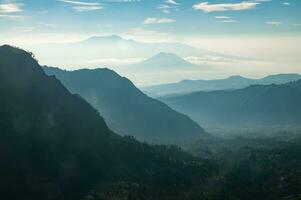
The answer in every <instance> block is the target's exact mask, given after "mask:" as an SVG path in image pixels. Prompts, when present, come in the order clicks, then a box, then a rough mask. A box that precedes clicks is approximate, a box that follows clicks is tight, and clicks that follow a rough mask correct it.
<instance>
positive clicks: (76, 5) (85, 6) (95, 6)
mask: <svg viewBox="0 0 301 200" xmlns="http://www.w3.org/2000/svg"><path fill="white" fill-rule="evenodd" d="M57 1H60V2H64V3H67V4H71V5H73V6H72V8H73V9H74V10H76V11H77V12H84V11H95V10H101V9H103V7H102V4H101V3H98V2H83V1H71V0H57Z"/></svg>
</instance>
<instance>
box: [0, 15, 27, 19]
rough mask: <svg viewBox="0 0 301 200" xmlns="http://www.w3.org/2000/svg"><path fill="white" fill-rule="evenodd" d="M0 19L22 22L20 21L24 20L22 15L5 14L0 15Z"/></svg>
mask: <svg viewBox="0 0 301 200" xmlns="http://www.w3.org/2000/svg"><path fill="white" fill-rule="evenodd" d="M0 19H7V20H22V19H25V16H22V15H7V14H0Z"/></svg>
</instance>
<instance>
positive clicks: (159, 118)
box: [44, 67, 204, 143]
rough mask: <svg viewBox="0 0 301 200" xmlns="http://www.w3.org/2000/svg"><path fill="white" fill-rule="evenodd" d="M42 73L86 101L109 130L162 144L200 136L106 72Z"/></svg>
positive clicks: (172, 113)
mask: <svg viewBox="0 0 301 200" xmlns="http://www.w3.org/2000/svg"><path fill="white" fill-rule="evenodd" d="M44 70H45V72H46V73H47V74H48V75H55V76H56V77H57V78H58V79H59V80H61V81H62V83H63V84H64V85H65V86H66V87H67V88H68V89H69V90H70V91H71V92H72V93H76V94H79V95H81V96H82V97H83V98H84V99H86V100H87V101H88V102H90V103H91V104H92V105H93V106H94V107H95V108H97V109H98V111H99V112H100V113H101V115H102V116H104V118H105V119H106V121H107V123H108V125H109V127H110V128H111V129H112V130H114V131H116V132H118V133H121V134H123V135H133V136H135V137H136V138H138V139H139V140H146V141H149V142H158V143H162V142H174V141H177V140H183V139H188V138H192V137H196V136H201V135H202V134H203V133H204V131H203V129H202V128H200V127H199V125H197V124H196V123H195V122H194V121H192V120H191V119H190V118H188V117H187V116H185V115H183V114H180V113H178V112H176V111H174V110H172V109H171V108H169V107H168V106H166V105H165V104H163V103H161V102H159V101H158V100H155V99H152V98H150V97H148V96H146V95H145V94H143V93H142V92H141V91H140V90H139V89H137V88H136V87H135V86H134V84H133V83H132V82H131V81H129V80H128V79H126V78H124V77H121V76H119V75H118V74H117V73H115V72H114V71H111V70H109V69H95V70H87V69H84V70H76V71H63V70H60V69H58V68H49V67H45V68H44Z"/></svg>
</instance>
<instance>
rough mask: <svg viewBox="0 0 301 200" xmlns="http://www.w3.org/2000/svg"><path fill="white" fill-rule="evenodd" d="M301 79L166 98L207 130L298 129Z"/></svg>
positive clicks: (300, 116)
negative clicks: (285, 82)
mask: <svg viewBox="0 0 301 200" xmlns="http://www.w3.org/2000/svg"><path fill="white" fill-rule="evenodd" d="M300 85H301V80H299V81H296V82H292V83H287V84H281V85H275V84H272V85H253V86H249V87H247V88H244V89H238V90H228V91H222V90H221V91H211V92H196V93H190V94H186V95H180V96H174V97H167V98H163V99H162V100H163V101H164V102H165V103H167V104H168V105H169V106H171V107H172V108H174V109H176V110H178V111H179V112H182V113H184V114H187V115H188V116H190V117H191V118H192V119H194V120H195V121H197V122H198V123H199V124H202V125H203V126H204V127H205V128H208V129H212V128H225V129H224V130H226V128H229V129H233V130H240V129H241V128H242V129H249V130H251V131H254V130H255V128H271V127H281V128H286V127H289V128H294V127H299V128H300V124H301V106H300V102H301V87H300Z"/></svg>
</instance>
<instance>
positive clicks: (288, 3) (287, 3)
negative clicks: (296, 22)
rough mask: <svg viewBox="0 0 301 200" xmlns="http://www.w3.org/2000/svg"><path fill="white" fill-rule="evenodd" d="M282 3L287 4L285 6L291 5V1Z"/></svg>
mask: <svg viewBox="0 0 301 200" xmlns="http://www.w3.org/2000/svg"><path fill="white" fill-rule="evenodd" d="M282 4H283V5H285V6H290V5H291V3H290V2H283V3H282Z"/></svg>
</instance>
